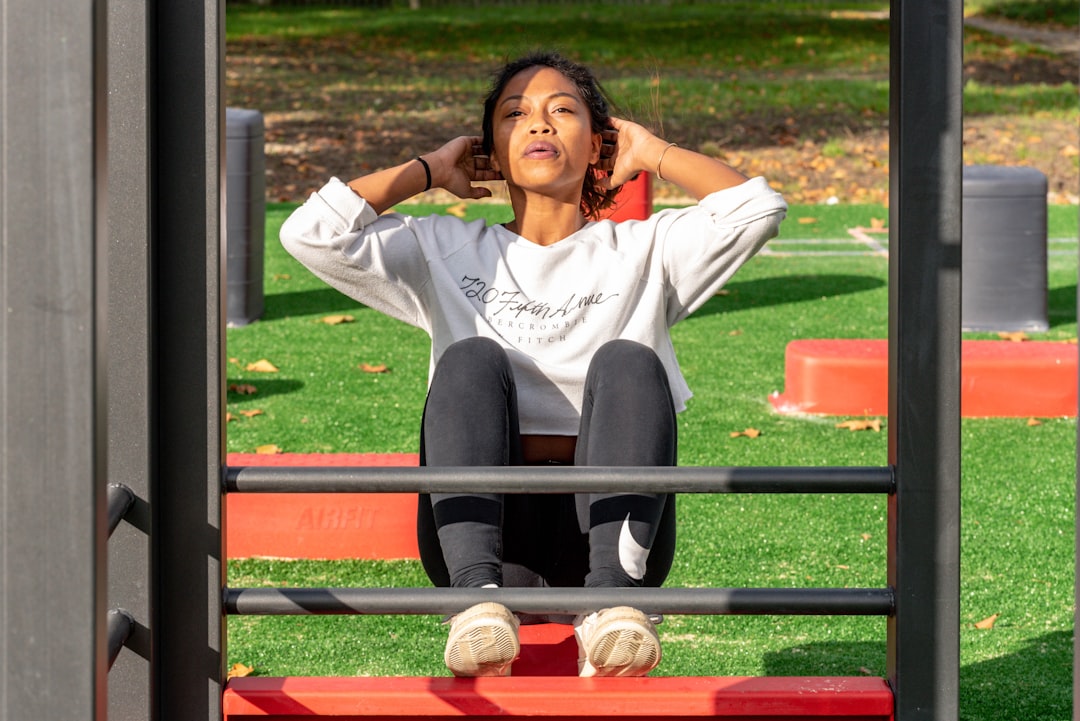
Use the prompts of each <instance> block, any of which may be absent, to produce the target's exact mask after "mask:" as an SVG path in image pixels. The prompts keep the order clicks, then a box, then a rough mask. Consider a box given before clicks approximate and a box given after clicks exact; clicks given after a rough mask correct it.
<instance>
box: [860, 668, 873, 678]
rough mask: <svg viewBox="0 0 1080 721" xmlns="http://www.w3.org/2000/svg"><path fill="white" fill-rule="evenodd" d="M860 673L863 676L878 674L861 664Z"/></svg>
mask: <svg viewBox="0 0 1080 721" xmlns="http://www.w3.org/2000/svg"><path fill="white" fill-rule="evenodd" d="M859 673H861V674H862V675H863V676H877V674H876V673H874V672H873V671H871V670H870V669H868V668H867V667H866V666H859Z"/></svg>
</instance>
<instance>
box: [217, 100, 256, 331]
mask: <svg viewBox="0 0 1080 721" xmlns="http://www.w3.org/2000/svg"><path fill="white" fill-rule="evenodd" d="M264 145H265V130H264V125H263V116H262V113H260V112H259V111H257V110H241V109H239V108H226V109H225V230H226V242H225V245H226V253H225V256H226V257H225V277H226V284H225V286H226V288H225V289H226V304H225V305H226V313H225V316H226V322H227V323H228V325H229V326H230V327H236V326H244V325H247V324H248V323H251V322H252V321H255V320H258V319H259V318H260V317H262V314H263V254H264V247H263V246H264V238H263V236H264V234H265V228H266V158H265V151H264Z"/></svg>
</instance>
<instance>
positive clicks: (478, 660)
mask: <svg viewBox="0 0 1080 721" xmlns="http://www.w3.org/2000/svg"><path fill="white" fill-rule="evenodd" d="M520 650H521V646H520V643H519V641H518V634H517V619H516V618H515V617H514V615H513V614H512V613H510V611H509V610H508V609H507V608H506V607H505V606H503V605H502V604H499V603H480V604H477V605H475V606H473V607H471V608H469V609H468V610H466V611H464V612H462V613H461V614H459V615H458V616H457V617H455V618H454V620H453V622H452V624H451V626H450V637H449V638H448V639H447V641H446V653H445V654H444V656H443V660H444V661H445V663H446V667H447V668H448V669H450V671H451V672H452V673H453V674H454V675H455V676H462V677H466V678H474V677H480V676H508V675H509V674H510V664H512V663H513V662H514V659H516V658H517V657H518V653H519V651H520Z"/></svg>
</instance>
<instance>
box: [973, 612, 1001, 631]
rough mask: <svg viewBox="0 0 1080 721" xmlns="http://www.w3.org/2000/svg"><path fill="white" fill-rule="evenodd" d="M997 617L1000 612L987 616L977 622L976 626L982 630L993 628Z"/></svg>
mask: <svg viewBox="0 0 1080 721" xmlns="http://www.w3.org/2000/svg"><path fill="white" fill-rule="evenodd" d="M997 619H998V614H996V613H995V614H994V615H993V616H987V617H986V618H984V619H983V620H981V621H979V622H978V623H976V624H975V628H977V629H979V630H981V631H986V630H988V629H991V628H993V627H994V624H995V623H996V622H997Z"/></svg>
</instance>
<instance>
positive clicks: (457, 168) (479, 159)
mask: <svg viewBox="0 0 1080 721" xmlns="http://www.w3.org/2000/svg"><path fill="white" fill-rule="evenodd" d="M424 159H425V160H427V161H428V163H430V164H431V166H432V168H431V172H432V185H433V186H438V187H441V188H443V189H445V190H448V191H450V192H451V193H453V194H454V195H456V196H457V197H459V198H465V199H475V198H488V197H491V190H490V189H488V188H485V187H484V186H477V185H473V183H477V182H485V181H492V180H502V179H503V177H502V174H501V173H499V172H498V171H497V170H492V168H491V161H490V158H489V157H488V156H487V155H485V154H484V151H483V138H480V137H478V136H472V135H462V136H461V137H457V138H454V139H453V140H451V141H450V142H448V143H446V144H445V145H443V146H442V147H441V148H439V149H438V150H436V151H435V152H434V153H431V154H430V155H425V156H424Z"/></svg>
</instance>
